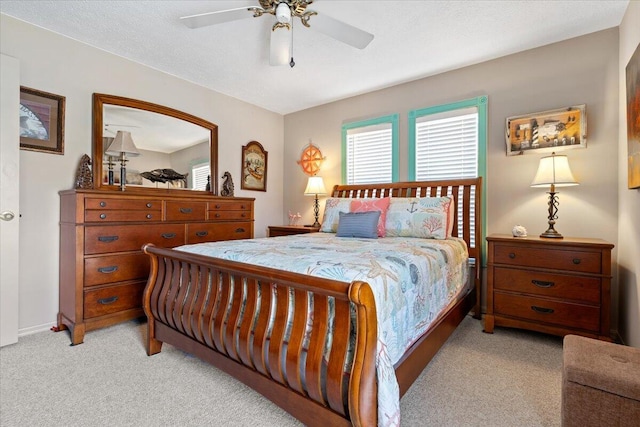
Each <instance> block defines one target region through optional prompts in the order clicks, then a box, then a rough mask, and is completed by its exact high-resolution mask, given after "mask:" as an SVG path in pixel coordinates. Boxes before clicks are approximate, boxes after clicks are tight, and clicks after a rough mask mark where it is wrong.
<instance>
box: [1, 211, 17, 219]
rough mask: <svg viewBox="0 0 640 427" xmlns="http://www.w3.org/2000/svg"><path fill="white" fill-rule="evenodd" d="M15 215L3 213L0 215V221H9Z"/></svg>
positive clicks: (9, 212)
mask: <svg viewBox="0 0 640 427" xmlns="http://www.w3.org/2000/svg"><path fill="white" fill-rule="evenodd" d="M14 217H15V215H14V214H13V212H11V211H4V212H2V213H0V219H1V220H3V221H11V220H12V219H13V218H14Z"/></svg>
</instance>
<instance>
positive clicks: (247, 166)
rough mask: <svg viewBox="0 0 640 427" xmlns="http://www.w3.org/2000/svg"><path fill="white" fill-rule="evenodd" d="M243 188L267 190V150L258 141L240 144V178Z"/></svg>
mask: <svg viewBox="0 0 640 427" xmlns="http://www.w3.org/2000/svg"><path fill="white" fill-rule="evenodd" d="M240 186H241V188H242V189H244V190H256V191H267V152H266V151H265V150H264V147H262V144H260V143H259V142H258V141H251V142H250V143H248V144H247V145H243V146H242V180H241V183H240Z"/></svg>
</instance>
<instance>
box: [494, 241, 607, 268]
mask: <svg viewBox="0 0 640 427" xmlns="http://www.w3.org/2000/svg"><path fill="white" fill-rule="evenodd" d="M493 257H494V263H496V264H508V265H514V266H518V267H538V268H550V269H557V270H567V271H576V272H583V273H601V272H602V260H601V254H600V252H590V251H578V250H563V249H557V248H543V247H540V248H533V247H521V246H511V245H495V246H494V252H493Z"/></svg>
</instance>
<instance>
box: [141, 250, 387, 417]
mask: <svg viewBox="0 0 640 427" xmlns="http://www.w3.org/2000/svg"><path fill="white" fill-rule="evenodd" d="M144 251H145V252H146V253H147V254H149V255H150V256H151V263H152V266H151V271H152V275H151V276H150V277H149V282H148V283H149V284H148V286H147V288H146V290H145V295H144V310H145V313H146V315H147V317H148V319H149V323H148V329H149V337H148V342H147V354H149V355H152V354H155V353H158V352H159V351H160V349H161V346H162V342H163V341H166V342H169V343H171V344H173V345H176V346H177V347H179V348H181V349H183V350H185V351H188V352H190V353H193V354H195V355H196V356H198V357H200V358H202V359H204V360H207V361H209V362H210V363H212V364H214V365H215V366H217V367H218V368H220V369H222V370H224V371H226V372H227V373H229V374H230V375H232V376H234V377H236V378H238V379H240V380H241V381H243V382H244V383H246V384H247V385H249V386H250V387H252V388H254V389H256V390H257V391H259V392H261V393H263V394H265V395H267V396H268V397H269V398H270V399H271V400H272V401H274V402H275V403H276V404H278V405H280V406H282V407H283V408H285V409H286V410H287V411H289V412H290V413H292V415H294V416H295V417H297V418H298V419H300V420H301V421H302V422H304V423H305V424H307V425H314V424H317V423H323V424H324V425H341V424H344V425H348V421H347V420H348V419H358V420H361V421H360V422H359V423H356V424H362V425H375V424H376V421H375V416H376V373H375V354H376V351H375V348H376V329H377V324H376V311H375V302H374V298H373V293H372V292H371V289H370V288H369V285H368V284H367V283H364V282H354V283H351V284H348V283H343V282H338V281H334V280H329V279H323V278H317V277H312V276H306V275H302V274H297V273H290V272H285V271H280V270H275V269H270V268H265V267H259V266H250V265H247V264H242V263H237V262H233V261H224V260H220V259H215V258H210V257H205V256H201V255H196V254H188V253H181V252H177V251H172V250H168V249H162V248H157V247H154V246H153V245H145V246H144ZM176 255H179V257H177V256H176ZM238 295H242V298H238V297H237V296H238ZM234 296H236V297H235V298H234ZM330 299H332V300H333V301H332V304H330V303H329V300H330ZM242 300H244V301H245V303H244V311H243V310H242V304H241V302H242ZM311 300H312V304H313V319H307V310H295V311H294V312H293V313H292V312H290V311H289V307H290V306H291V305H293V306H294V307H298V306H303V307H307V305H308V304H309V301H311ZM350 303H353V304H354V306H355V309H356V316H357V321H356V323H355V325H356V326H355V327H356V337H357V341H356V343H355V348H354V350H355V351H354V357H353V363H352V365H351V368H350V369H348V370H347V372H349V373H350V375H347V376H345V374H344V371H345V369H344V368H345V365H347V351H348V347H349V336H350V333H351V327H350V325H351V322H350V315H351V314H350ZM330 311H332V312H333V315H334V321H333V324H334V325H339V326H340V327H338V328H333V330H332V331H331V332H332V333H333V339H332V340H331V342H330V344H327V342H326V338H327V334H328V333H329V332H330V331H329V330H328V329H329V314H330ZM307 322H310V328H307V326H306V325H307ZM287 324H290V325H291V326H290V333H289V334H286V333H285V332H286V331H285V328H286V326H287ZM305 332H307V333H309V335H308V344H306V345H304V346H303V342H304V335H305ZM325 346H328V347H330V348H329V350H328V351H327V352H325ZM211 350H215V353H212V352H211ZM325 353H326V355H325ZM345 396H348V406H347V407H345V400H344V398H345ZM303 401H304V403H302V402H303ZM309 401H312V402H314V403H315V404H316V405H315V406H316V408H314V405H311V406H310V405H309ZM296 402H299V403H298V404H296ZM295 408H299V411H296V409H295ZM314 409H315V410H314ZM327 423H329V424H327Z"/></svg>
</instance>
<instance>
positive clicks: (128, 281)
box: [58, 190, 254, 344]
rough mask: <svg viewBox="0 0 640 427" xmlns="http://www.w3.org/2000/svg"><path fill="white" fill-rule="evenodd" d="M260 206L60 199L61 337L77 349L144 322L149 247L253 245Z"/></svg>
mask: <svg viewBox="0 0 640 427" xmlns="http://www.w3.org/2000/svg"><path fill="white" fill-rule="evenodd" d="M253 201H254V199H250V198H230V197H218V196H209V195H206V194H194V193H192V192H189V193H186V192H185V194H184V195H182V194H176V192H173V193H171V195H163V194H162V193H149V194H145V193H144V192H141V191H137V192H135V193H133V192H132V193H126V192H114V191H97V190H68V191H62V192H60V311H59V313H58V329H66V328H68V329H69V330H70V332H71V342H72V344H80V343H82V342H83V340H84V334H85V332H87V331H90V330H93V329H97V328H101V327H105V326H109V325H112V324H115V323H118V322H121V321H124V320H128V319H132V318H136V317H140V316H143V315H144V313H143V311H142V293H143V290H144V287H145V285H146V280H147V277H148V275H149V259H148V256H147V255H145V254H144V253H143V252H142V250H141V248H142V245H143V244H145V243H153V244H154V245H156V246H162V247H174V246H179V245H184V244H191V243H201V242H211V241H217V240H232V239H245V238H253Z"/></svg>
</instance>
